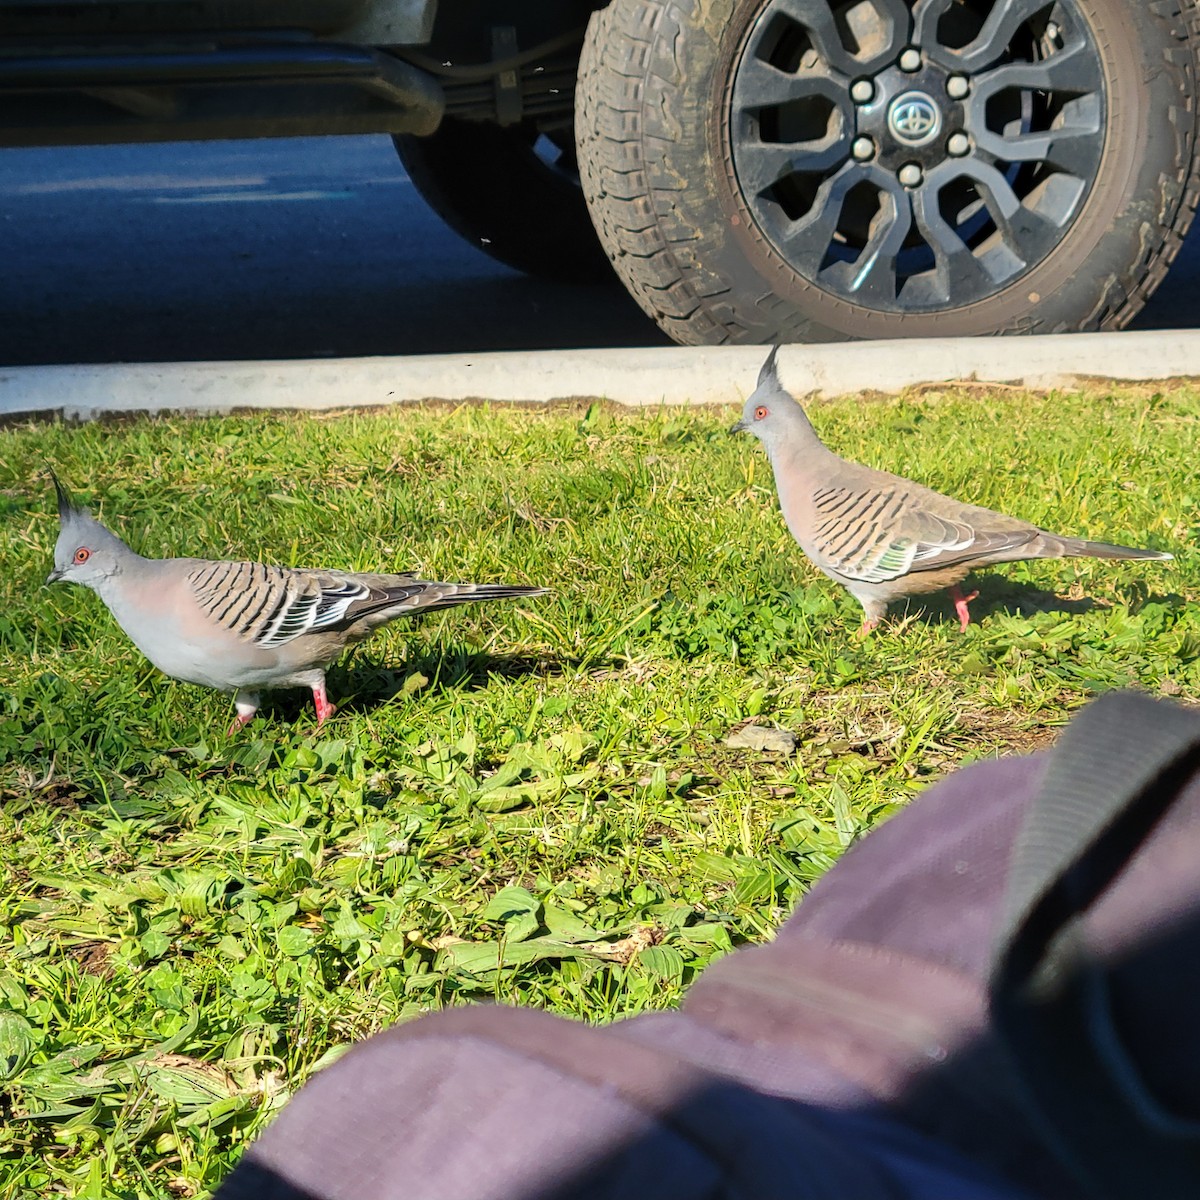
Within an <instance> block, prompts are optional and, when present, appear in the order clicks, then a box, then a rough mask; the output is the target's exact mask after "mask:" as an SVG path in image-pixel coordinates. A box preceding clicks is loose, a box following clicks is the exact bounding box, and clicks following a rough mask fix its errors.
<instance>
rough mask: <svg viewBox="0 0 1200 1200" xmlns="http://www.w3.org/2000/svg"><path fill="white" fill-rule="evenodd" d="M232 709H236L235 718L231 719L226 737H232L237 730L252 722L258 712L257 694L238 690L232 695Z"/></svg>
mask: <svg viewBox="0 0 1200 1200" xmlns="http://www.w3.org/2000/svg"><path fill="white" fill-rule="evenodd" d="M233 707H234V708H236V709H237V716H236V717H234V718H233V724H232V725H230V727H229V733H228V734H227V735H226V736H227V737H233V735H234V734H235V733H237V732H238V730H239V729H244V728H245V727H246V726H247V725H249V724H250V722H251V721H253V720H254V714H255V713H256V712H258V693H257V692H244V691H242V690H240V689H239V690H238V691H236V692H235V693H234V696H233Z"/></svg>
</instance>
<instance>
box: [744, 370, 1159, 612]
mask: <svg viewBox="0 0 1200 1200" xmlns="http://www.w3.org/2000/svg"><path fill="white" fill-rule="evenodd" d="M778 351H779V347H778V346H775V347H773V348H772V350H771V353H770V354H769V355H768V356H767V361H766V362H765V363H764V364H763V366H762V369H761V371H760V372H759V375H758V386H757V387H756V388H755V390H754V391H753V392H752V393H751V395H750V397H749V399H748V400H747V401H746V405H745V408H744V409H743V412H742V419H741V420H740V421H738V423H737V424H736V425H734V427H733V428H732V429H731V430H730V433H740V432H743V431H744V432H747V433H752V434H753V435H754V436H755V437H756V438H758V440H759V441H760V442H762V444H763V446H764V447H765V448H766V451H767V457H768V458H769V459H770V460H771V467H772V470H773V471H774V473H775V487H776V490H777V491H778V493H779V505H780V508H781V509H782V510H783V517H784V520H785V521H786V522H787V527H788V529H789V530H790V531H791V534H792V537H794V538H795V539H796V541H797V542H798V543H799V544H800V548H801V549H802V550H803V551H804V553H805V554H806V555H807V556H808V557H809V559H811V560H812V562H813V564H814V565H815V566H816V567H817V568H818V569H819V570H820V571H823V572H824V573H825V574H826V575H828V576H829V578H830V579H833V580H835V581H836V582H838V583H840V584H841V585H842V586H843V587H845V588H846V590H847V591H849V592H850V594H851V595H852V596H854V598H855V599H856V600H857V601H858V602H859V603H860V604H861V605H862V607H863V625H862V631H861V632H862V633H864V634H865V633H867V632H869V631H870V630H872V629H874V628H875V626H876V625H878V624H879V622H880V621H881V620H882V619H883V617H884V615H885V614H886V612H887V607H888V604H889V603H890V602H891V601H893V600H901V599H904V598H905V597H908V596H920V595H924V594H926V593H928V592H936V591H939V590H940V589H942V588H948V589H949V590H950V596H951V598H952V599H953V601H954V607H955V611H956V612H957V613H958V618H959V622H960V626H961V628H962V630H963V631H964V632H965V631H966V628H967V625H968V623H969V622H970V611H969V609H968V607H967V605H968V603H969V602H970V601H971V600H974V599H975V597H976V595H977V594H978V593H976V592H972V593H971V594H970V595H967V596H964V595H963V593H962V592H961V591H960V589H959V586H958V585H959V584H960V583H961V582H962V580H963V579H964V578H966V576H967V574H968V573H969V572H970V571H972V570H974V569H975V568H977V567H987V566H992V565H993V564H995V563H1003V562H1018V561H1020V560H1022V559H1031V558H1080V557H1090V558H1143V559H1150V558H1153V559H1169V558H1172V557H1174V556H1173V555H1171V554H1167V553H1164V552H1163V551H1160V550H1135V549H1131V548H1130V547H1128V546H1110V545H1108V544H1107V543H1105V542H1089V541H1085V540H1084V539H1082V538H1074V537H1060V536H1058V535H1057V534H1053V533H1047V532H1046V530H1044V529H1039V528H1038V527H1037V526H1036V525H1030V524H1029V523H1028V522H1026V521H1020V520H1017V519H1016V518H1015V517H1007V516H1005V515H1004V514H1003V513H998V512H993V511H992V510H991V509H987V508H980V507H978V506H976V505H973V504H963V503H962V502H961V501H959V500H954V499H951V497H949V496H943V495H942V494H941V493H940V492H935V491H933V490H931V489H930V488H927V487H922V486H921V485H920V484H919V483H912V482H911V481H909V480H907V479H903V478H901V477H900V476H899V475H889V474H888V473H887V472H886V471H876V470H873V469H872V468H870V467H864V466H862V465H860V464H859V463H855V462H849V461H848V460H846V459H844V458H840V457H839V456H838V455H836V454H834V452H833V451H832V450H830V449H829V448H828V447H827V446H825V444H824V443H823V442H822V441H821V439H820V438H819V437H818V436H817V434H816V431H815V430H814V429H813V427H812V424H811V423H810V422H809V419H808V417H807V416H806V415H805V412H804V409H803V408H801V407H800V405H799V404H798V403H797V401H796V399H795V398H794V397H793V396H791V395H789V393H788V392H786V391H785V390H784V388H783V385H782V384H781V383H780V380H779V375H778V371H777V369H776V365H775V358H776V355H777V354H778Z"/></svg>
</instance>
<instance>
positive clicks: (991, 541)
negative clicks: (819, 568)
mask: <svg viewBox="0 0 1200 1200" xmlns="http://www.w3.org/2000/svg"><path fill="white" fill-rule="evenodd" d="M935 498H936V494H935ZM925 500H926V497H925V496H923V495H921V494H920V493H914V492H911V491H909V490H907V489H905V488H903V487H896V488H884V489H871V490H858V489H854V488H846V487H829V488H822V489H820V490H818V491H817V492H816V493H815V495H814V496H813V502H814V509H815V513H814V540H815V543H816V545H817V547H818V549H819V552H820V555H821V558H822V562H823V564H824V565H825V566H826V567H828V569H830V570H832V571H834V572H836V573H837V574H838V575H841V576H843V577H845V578H846V579H852V580H856V581H859V582H862V583H884V582H886V581H887V580H889V579H899V578H901V577H902V576H904V575H909V574H912V573H914V572H918V571H932V570H937V569H938V568H941V567H949V566H954V565H955V564H959V563H963V562H972V561H982V560H986V559H988V558H990V557H992V556H993V555H996V554H1003V553H1005V552H1006V551H1010V550H1013V549H1015V548H1016V547H1018V546H1021V545H1023V544H1025V543H1026V542H1029V541H1031V540H1032V539H1033V538H1034V537H1036V536H1037V533H1038V531H1037V530H1036V529H1034V528H1033V527H1032V526H1024V525H1022V524H1020V523H1019V522H1016V521H1013V522H1012V523H1011V527H1009V528H995V529H983V530H980V529H977V528H975V527H974V526H972V525H971V524H969V523H968V522H967V520H966V519H965V516H966V514H967V512H970V511H976V510H970V509H968V508H967V506H965V505H964V506H962V510H963V515H962V516H957V515H956V516H954V517H951V516H948V515H943V514H941V513H937V512H934V511H932V510H931V509H929V508H927V507H922V502H923V501H925ZM947 504H953V501H947ZM977 511H978V512H980V513H983V514H985V515H986V516H988V517H992V516H993V515H994V516H995V520H996V521H997V522H998V523H1000V522H1005V521H1006V520H1007V519H1006V518H1004V517H1001V516H1000V515H999V514H991V513H988V512H987V510H986V509H979V510H977Z"/></svg>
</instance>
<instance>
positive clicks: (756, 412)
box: [754, 404, 767, 421]
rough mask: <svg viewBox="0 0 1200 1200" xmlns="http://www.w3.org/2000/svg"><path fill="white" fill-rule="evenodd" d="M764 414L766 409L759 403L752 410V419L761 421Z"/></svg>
mask: <svg viewBox="0 0 1200 1200" xmlns="http://www.w3.org/2000/svg"><path fill="white" fill-rule="evenodd" d="M766 415H767V410H766V409H765V408H764V407H763V406H762V405H761V404H760V405H759V406H758V407H757V408H756V409H755V410H754V419H755V420H756V421H761V420H762V419H763V417H765V416H766Z"/></svg>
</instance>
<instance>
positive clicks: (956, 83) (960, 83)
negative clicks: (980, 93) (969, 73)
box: [946, 75, 971, 100]
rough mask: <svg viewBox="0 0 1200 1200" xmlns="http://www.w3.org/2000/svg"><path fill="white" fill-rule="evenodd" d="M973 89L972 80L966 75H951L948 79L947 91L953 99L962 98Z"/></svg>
mask: <svg viewBox="0 0 1200 1200" xmlns="http://www.w3.org/2000/svg"><path fill="white" fill-rule="evenodd" d="M970 90H971V82H970V80H969V79H967V77H966V76H965V75H951V76H950V78H949V79H947V80H946V93H947V95H948V96H949V97H950V99H951V100H961V99H963V97H964V96H966V94H967V93H968V92H969V91H970Z"/></svg>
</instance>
